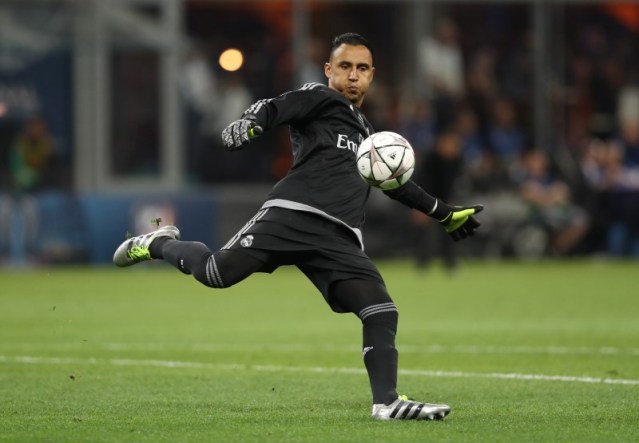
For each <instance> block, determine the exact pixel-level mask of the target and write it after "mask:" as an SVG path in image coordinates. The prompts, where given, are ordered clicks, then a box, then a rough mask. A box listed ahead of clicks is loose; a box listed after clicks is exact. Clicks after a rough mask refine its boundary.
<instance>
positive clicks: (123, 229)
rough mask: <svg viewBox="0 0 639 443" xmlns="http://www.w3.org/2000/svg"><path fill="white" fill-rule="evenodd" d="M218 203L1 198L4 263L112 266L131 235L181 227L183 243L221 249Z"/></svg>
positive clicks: (173, 198)
mask: <svg viewBox="0 0 639 443" xmlns="http://www.w3.org/2000/svg"><path fill="white" fill-rule="evenodd" d="M218 216H219V212H218V204H217V202H216V201H215V198H214V196H212V195H210V194H206V195H205V194H196V195H191V194H188V195H183V194H173V195H168V196H167V195H148V194H133V195H129V194H127V195H110V194H83V195H74V194H70V193H64V192H43V193H39V194H37V195H34V196H29V197H23V198H19V199H17V198H13V197H10V196H0V263H5V262H6V263H9V264H11V265H16V266H20V265H28V264H66V263H92V264H107V263H111V259H112V257H113V252H114V251H115V249H116V248H117V247H118V245H119V244H120V243H121V242H122V241H124V240H125V239H126V236H127V233H130V234H131V235H140V234H144V233H147V232H149V231H152V230H153V229H154V225H153V220H155V219H157V218H160V219H161V220H162V221H161V224H162V225H168V224H175V225H177V226H179V228H180V231H181V233H182V239H184V240H193V241H196V240H197V241H201V242H203V243H205V244H207V245H209V246H210V247H211V248H212V249H214V248H216V247H217V246H218V245H219V237H220V234H219V232H218Z"/></svg>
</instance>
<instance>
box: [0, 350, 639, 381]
mask: <svg viewBox="0 0 639 443" xmlns="http://www.w3.org/2000/svg"><path fill="white" fill-rule="evenodd" d="M0 363H19V364H33V365H98V366H134V367H145V366H146V367H160V368H182V369H211V370H245V371H256V372H302V373H328V374H335V373H339V374H365V373H366V371H365V370H364V369H363V368H327V367H313V366H309V367H306V366H277V365H244V364H235V363H221V364H218V363H203V362H190V361H174V360H134V359H125V358H110V359H102V358H59V357H33V356H6V355H0ZM399 375H405V376H416V377H441V378H484V379H498V380H530V381H557V382H569V383H596V384H608V385H636V386H639V380H627V379H615V378H602V377H587V376H581V377H578V376H571V375H545V374H520V373H500V372H461V371H426V370H413V369H400V370H399Z"/></svg>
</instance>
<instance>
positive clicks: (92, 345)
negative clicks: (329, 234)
mask: <svg viewBox="0 0 639 443" xmlns="http://www.w3.org/2000/svg"><path fill="white" fill-rule="evenodd" d="M0 349H4V350H7V349H10V350H16V349H18V350H23V351H24V350H57V351H64V350H95V349H104V350H108V351H200V352H217V351H231V352H233V351H240V352H249V351H269V352H304V351H312V352H317V351H327V352H348V353H350V352H361V349H360V348H359V347H358V346H356V345H352V346H351V345H330V344H324V345H312V346H310V345H305V344H295V343H283V344H272V343H157V342H155V343H118V342H99V341H98V342H92V341H89V340H87V341H77V342H59V343H0ZM397 349H398V350H399V352H401V353H410V354H446V353H448V354H478V355H481V354H502V355H509V354H512V355H526V354H540V355H593V356H595V355H608V356H639V348H616V347H612V346H602V347H587V346H575V347H570V346H475V345H454V346H447V345H428V346H414V345H398V346H397Z"/></svg>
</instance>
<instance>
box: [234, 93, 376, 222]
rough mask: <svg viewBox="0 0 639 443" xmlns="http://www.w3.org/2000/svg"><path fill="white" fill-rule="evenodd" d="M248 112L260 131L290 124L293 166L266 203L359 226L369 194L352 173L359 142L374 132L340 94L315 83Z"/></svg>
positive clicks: (262, 102)
mask: <svg viewBox="0 0 639 443" xmlns="http://www.w3.org/2000/svg"><path fill="white" fill-rule="evenodd" d="M245 114H252V115H254V116H255V118H256V119H257V124H258V125H260V126H261V127H262V128H263V129H264V130H268V129H270V128H273V127H275V126H280V125H289V128H290V134H291V143H292V148H293V165H292V167H291V169H290V171H289V172H288V174H287V175H286V176H285V177H284V178H283V179H281V180H280V181H279V182H278V183H277V184H276V185H275V186H274V187H273V190H272V191H271V193H270V194H269V196H268V198H267V201H266V203H265V206H266V207H269V206H279V207H287V208H290V209H297V210H305V211H310V212H315V213H318V214H320V215H322V216H325V217H328V218H331V219H333V220H335V221H338V222H341V223H343V224H346V225H348V226H350V227H351V228H359V227H360V226H361V225H362V223H363V222H364V207H365V205H366V201H367V200H368V196H369V193H370V187H369V185H368V184H366V183H365V182H364V181H363V180H362V179H361V177H360V176H359V173H358V171H357V166H356V160H355V155H356V152H357V148H358V147H359V145H360V143H361V142H362V141H363V140H364V139H365V138H366V137H368V136H369V135H370V134H372V133H373V128H372V126H371V124H370V123H369V122H368V121H367V120H366V118H365V117H364V115H363V114H362V113H360V112H359V110H358V109H357V108H356V107H355V106H354V105H353V104H352V103H351V102H350V101H349V100H348V99H347V98H346V97H344V96H343V95H342V94H340V93H339V92H337V91H334V90H332V89H330V88H328V87H327V86H324V85H322V84H319V83H309V84H306V85H304V86H303V87H302V88H301V89H297V90H294V91H290V92H286V93H284V94H282V95H280V96H278V97H276V98H272V99H266V100H260V101H258V102H256V103H255V104H253V105H251V106H250V107H249V108H248V109H247V110H246V111H245Z"/></svg>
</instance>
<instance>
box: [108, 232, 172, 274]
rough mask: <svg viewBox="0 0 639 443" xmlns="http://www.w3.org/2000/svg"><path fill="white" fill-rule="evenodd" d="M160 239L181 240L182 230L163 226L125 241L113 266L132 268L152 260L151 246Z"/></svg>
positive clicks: (116, 251)
mask: <svg viewBox="0 0 639 443" xmlns="http://www.w3.org/2000/svg"><path fill="white" fill-rule="evenodd" d="M159 237H170V238H172V239H174V240H179V239H180V230H179V229H178V228H176V227H175V226H162V227H161V228H159V229H156V230H155V231H153V232H149V233H148V234H144V235H139V236H137V237H131V238H129V239H127V240H125V241H124V242H123V243H122V244H121V245H120V246H118V249H116V250H115V253H114V254H113V264H115V265H116V266H119V267H121V268H123V267H126V266H131V265H134V264H136V263H140V262H141V261H145V260H151V259H152V258H153V257H151V252H150V251H149V246H151V243H153V240H155V239H156V238H159Z"/></svg>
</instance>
